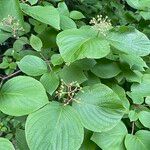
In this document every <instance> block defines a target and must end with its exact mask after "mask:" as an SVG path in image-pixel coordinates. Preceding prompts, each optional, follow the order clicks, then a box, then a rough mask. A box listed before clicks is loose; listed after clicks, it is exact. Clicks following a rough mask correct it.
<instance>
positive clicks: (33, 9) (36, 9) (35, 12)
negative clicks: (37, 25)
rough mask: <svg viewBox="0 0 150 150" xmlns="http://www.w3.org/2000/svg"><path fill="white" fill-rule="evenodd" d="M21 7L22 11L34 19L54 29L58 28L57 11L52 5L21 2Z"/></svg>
mask: <svg viewBox="0 0 150 150" xmlns="http://www.w3.org/2000/svg"><path fill="white" fill-rule="evenodd" d="M21 7H22V10H23V12H24V13H26V14H27V15H29V16H31V17H33V18H34V19H36V20H38V21H40V22H42V23H45V24H48V25H50V26H52V27H54V28H56V29H60V17H59V12H58V11H57V9H56V8H54V7H53V6H29V5H27V4H22V5H21Z"/></svg>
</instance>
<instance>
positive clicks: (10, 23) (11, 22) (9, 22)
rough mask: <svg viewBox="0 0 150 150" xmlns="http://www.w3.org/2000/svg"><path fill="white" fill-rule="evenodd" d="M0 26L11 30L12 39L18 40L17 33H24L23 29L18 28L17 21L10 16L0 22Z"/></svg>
mask: <svg viewBox="0 0 150 150" xmlns="http://www.w3.org/2000/svg"><path fill="white" fill-rule="evenodd" d="M2 25H3V26H4V27H8V28H10V29H11V32H12V35H13V37H14V38H18V32H19V31H24V29H23V27H21V26H20V24H19V21H18V20H17V19H16V18H15V17H13V16H10V15H8V17H7V18H4V19H3V20H2Z"/></svg>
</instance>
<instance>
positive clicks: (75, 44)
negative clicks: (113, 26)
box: [57, 29, 110, 62]
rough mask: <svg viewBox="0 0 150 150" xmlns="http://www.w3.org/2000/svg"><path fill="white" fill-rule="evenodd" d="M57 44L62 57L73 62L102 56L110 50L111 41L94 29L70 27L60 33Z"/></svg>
mask: <svg viewBox="0 0 150 150" xmlns="http://www.w3.org/2000/svg"><path fill="white" fill-rule="evenodd" d="M57 44H58V46H59V51H60V54H61V56H62V58H63V59H64V60H65V61H66V62H73V61H75V60H78V59H82V58H95V59H98V58H102V57H105V56H106V55H107V54H108V53H109V52H110V47H109V43H108V42H107V41H106V40H105V39H103V38H100V37H98V36H97V32H96V31H94V30H92V29H70V30H65V31H63V32H61V33H59V34H58V36H57Z"/></svg>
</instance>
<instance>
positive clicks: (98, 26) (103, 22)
mask: <svg viewBox="0 0 150 150" xmlns="http://www.w3.org/2000/svg"><path fill="white" fill-rule="evenodd" d="M90 24H92V25H93V28H94V29H95V30H98V31H99V32H100V33H102V34H103V35H104V36H106V34H107V32H108V31H109V30H110V29H111V28H112V24H111V22H110V20H109V19H108V16H106V17H105V18H103V16H102V15H97V18H92V19H91V21H90Z"/></svg>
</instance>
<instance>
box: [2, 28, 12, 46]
mask: <svg viewBox="0 0 150 150" xmlns="http://www.w3.org/2000/svg"><path fill="white" fill-rule="evenodd" d="M11 36H12V34H11V33H7V32H4V31H2V30H0V44H2V43H3V42H4V41H6V40H7V39H8V38H9V37H11Z"/></svg>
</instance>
